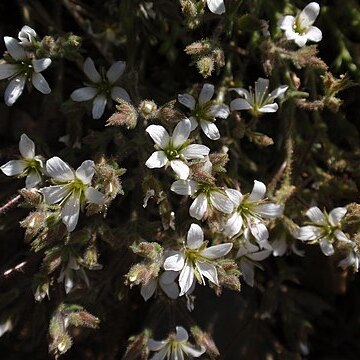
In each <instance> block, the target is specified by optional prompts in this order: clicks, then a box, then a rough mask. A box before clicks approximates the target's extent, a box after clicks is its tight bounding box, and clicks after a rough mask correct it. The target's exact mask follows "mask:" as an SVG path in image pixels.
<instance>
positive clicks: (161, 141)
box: [145, 125, 170, 149]
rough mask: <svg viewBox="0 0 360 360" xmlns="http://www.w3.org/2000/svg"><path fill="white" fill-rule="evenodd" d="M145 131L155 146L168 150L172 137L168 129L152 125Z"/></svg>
mask: <svg viewBox="0 0 360 360" xmlns="http://www.w3.org/2000/svg"><path fill="white" fill-rule="evenodd" d="M145 131H146V132H147V133H148V134H149V135H150V137H151V138H152V139H153V141H154V142H155V144H156V145H157V146H159V147H160V149H166V147H167V146H168V145H169V142H170V136H169V134H168V132H167V131H166V129H165V128H164V127H163V126H161V125H150V126H148V127H147V128H146V129H145Z"/></svg>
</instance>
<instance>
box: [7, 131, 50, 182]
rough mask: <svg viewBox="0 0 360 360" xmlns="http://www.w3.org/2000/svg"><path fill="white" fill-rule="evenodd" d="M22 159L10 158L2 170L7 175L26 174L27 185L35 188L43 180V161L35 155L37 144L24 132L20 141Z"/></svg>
mask: <svg viewBox="0 0 360 360" xmlns="http://www.w3.org/2000/svg"><path fill="white" fill-rule="evenodd" d="M19 151H20V154H21V159H20V160H10V161H9V162H7V163H6V164H5V165H3V166H1V167H0V169H1V171H2V172H3V173H4V174H5V175H7V176H21V177H23V176H26V181H25V185H26V187H27V188H28V189H30V188H34V187H35V186H36V185H38V184H39V183H40V182H41V174H42V172H43V162H42V160H41V157H40V156H36V155H35V144H34V142H33V141H32V140H31V139H29V138H28V136H27V135H26V134H22V135H21V137H20V142H19Z"/></svg>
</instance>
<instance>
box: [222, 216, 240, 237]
mask: <svg viewBox="0 0 360 360" xmlns="http://www.w3.org/2000/svg"><path fill="white" fill-rule="evenodd" d="M242 224H243V219H242V217H241V216H240V214H239V213H237V212H235V213H234V214H232V215H231V216H230V217H229V219H228V220H227V222H226V225H225V228H224V232H225V234H226V235H227V236H230V237H233V236H235V235H237V234H238V233H239V232H240V230H241V227H242Z"/></svg>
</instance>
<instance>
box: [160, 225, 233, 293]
mask: <svg viewBox="0 0 360 360" xmlns="http://www.w3.org/2000/svg"><path fill="white" fill-rule="evenodd" d="M232 246H233V244H232V243H225V244H219V245H215V246H210V247H209V248H206V243H204V233H203V231H202V229H201V227H200V226H199V225H197V224H191V226H190V229H189V231H188V234H187V239H186V246H184V247H183V249H182V250H181V251H173V252H172V253H171V254H169V255H168V256H167V258H166V259H165V261H164V265H163V266H164V269H165V270H172V271H181V273H180V276H179V285H180V290H181V291H180V296H182V295H184V294H186V293H187V292H188V290H189V289H190V288H191V286H192V285H193V282H194V280H195V277H196V278H197V280H198V282H199V283H200V284H202V285H205V279H204V278H207V279H208V280H209V281H211V282H212V283H213V284H215V285H219V281H218V275H217V270H216V266H215V262H214V260H216V259H218V258H221V257H223V256H225V255H226V254H228V252H229V251H230V250H231V248H232Z"/></svg>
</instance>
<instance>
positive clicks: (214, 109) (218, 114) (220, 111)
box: [207, 104, 230, 119]
mask: <svg viewBox="0 0 360 360" xmlns="http://www.w3.org/2000/svg"><path fill="white" fill-rule="evenodd" d="M207 114H208V115H210V116H213V117H215V118H220V119H226V118H227V117H228V116H229V115H230V110H229V107H228V106H227V105H224V104H222V105H212V106H210V109H209V111H208V113H207Z"/></svg>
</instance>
